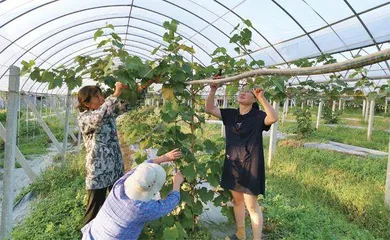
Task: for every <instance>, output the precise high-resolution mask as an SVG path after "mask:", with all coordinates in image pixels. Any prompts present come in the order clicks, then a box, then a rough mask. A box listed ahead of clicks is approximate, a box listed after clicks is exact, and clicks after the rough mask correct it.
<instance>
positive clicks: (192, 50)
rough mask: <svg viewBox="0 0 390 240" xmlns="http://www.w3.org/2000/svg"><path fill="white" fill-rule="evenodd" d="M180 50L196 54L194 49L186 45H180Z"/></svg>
mask: <svg viewBox="0 0 390 240" xmlns="http://www.w3.org/2000/svg"><path fill="white" fill-rule="evenodd" d="M178 48H179V49H181V50H183V51H185V52H188V53H190V54H194V53H195V50H194V49H193V48H192V47H189V46H186V45H184V44H180V45H179V47H178Z"/></svg>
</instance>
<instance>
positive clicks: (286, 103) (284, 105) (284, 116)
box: [282, 99, 288, 125]
mask: <svg viewBox="0 0 390 240" xmlns="http://www.w3.org/2000/svg"><path fill="white" fill-rule="evenodd" d="M287 108H288V99H286V100H285V101H284V104H283V113H282V125H283V124H284V119H285V118H286V115H287Z"/></svg>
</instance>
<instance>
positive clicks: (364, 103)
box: [362, 99, 366, 117]
mask: <svg viewBox="0 0 390 240" xmlns="http://www.w3.org/2000/svg"><path fill="white" fill-rule="evenodd" d="M365 113H366V100H365V99H364V100H363V109H362V116H363V117H364V116H365Z"/></svg>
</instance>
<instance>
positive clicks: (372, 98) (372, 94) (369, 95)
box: [367, 92, 378, 101]
mask: <svg viewBox="0 0 390 240" xmlns="http://www.w3.org/2000/svg"><path fill="white" fill-rule="evenodd" d="M377 96H378V93H377V92H370V93H369V94H367V99H368V100H369V101H372V100H375V99H376V98H377Z"/></svg>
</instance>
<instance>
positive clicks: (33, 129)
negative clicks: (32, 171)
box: [0, 114, 64, 168]
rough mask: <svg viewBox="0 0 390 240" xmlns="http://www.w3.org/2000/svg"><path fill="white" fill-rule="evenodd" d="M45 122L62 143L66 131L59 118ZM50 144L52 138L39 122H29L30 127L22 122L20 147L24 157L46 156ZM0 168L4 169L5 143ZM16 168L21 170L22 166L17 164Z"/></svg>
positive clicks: (0, 156)
mask: <svg viewBox="0 0 390 240" xmlns="http://www.w3.org/2000/svg"><path fill="white" fill-rule="evenodd" d="M0 116H1V114H0ZM45 122H46V124H47V125H48V126H49V128H50V130H51V131H52V133H53V134H54V136H55V137H56V138H57V140H58V141H62V139H63V136H64V133H63V131H64V130H63V125H62V124H61V123H60V121H59V120H58V118H56V117H51V118H46V119H45ZM50 143H51V140H50V138H49V137H48V136H47V135H46V133H45V132H44V130H43V129H42V127H41V126H40V125H39V124H38V123H37V122H29V125H28V127H27V124H26V122H25V121H21V126H20V133H19V143H18V147H19V150H20V151H21V152H22V154H23V155H24V156H28V155H35V154H45V153H47V148H48V146H49V145H50ZM0 167H4V142H3V141H0ZM15 167H17V168H19V167H21V166H20V165H19V164H18V163H16V165H15Z"/></svg>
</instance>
